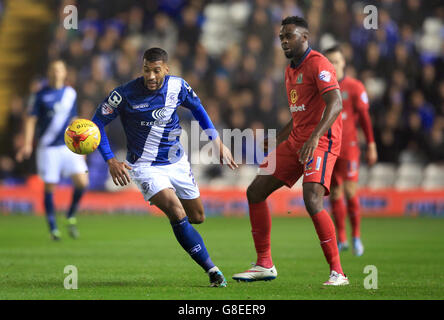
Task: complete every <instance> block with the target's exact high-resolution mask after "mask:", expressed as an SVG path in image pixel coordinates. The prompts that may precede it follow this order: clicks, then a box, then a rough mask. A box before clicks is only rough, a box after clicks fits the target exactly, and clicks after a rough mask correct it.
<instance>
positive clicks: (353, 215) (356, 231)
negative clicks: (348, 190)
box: [347, 196, 361, 238]
mask: <svg viewBox="0 0 444 320" xmlns="http://www.w3.org/2000/svg"><path fill="white" fill-rule="evenodd" d="M347 207H348V216H349V218H350V224H351V227H352V237H354V238H359V237H360V236H361V232H360V230H361V215H360V214H359V199H358V197H357V196H354V197H353V198H351V199H349V200H347Z"/></svg>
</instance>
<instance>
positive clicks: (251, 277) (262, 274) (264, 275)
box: [233, 264, 278, 282]
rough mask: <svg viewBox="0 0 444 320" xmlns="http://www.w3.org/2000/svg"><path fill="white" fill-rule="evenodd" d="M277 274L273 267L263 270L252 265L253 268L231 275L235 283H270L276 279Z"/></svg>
mask: <svg viewBox="0 0 444 320" xmlns="http://www.w3.org/2000/svg"><path fill="white" fill-rule="evenodd" d="M277 275H278V273H277V270H276V267H275V266H272V267H271V268H264V267H261V266H258V265H255V264H253V267H252V268H250V269H248V270H247V271H244V272H241V273H236V274H234V275H233V279H234V280H237V281H246V282H251V281H261V280H264V281H270V280H274V279H276V277H277Z"/></svg>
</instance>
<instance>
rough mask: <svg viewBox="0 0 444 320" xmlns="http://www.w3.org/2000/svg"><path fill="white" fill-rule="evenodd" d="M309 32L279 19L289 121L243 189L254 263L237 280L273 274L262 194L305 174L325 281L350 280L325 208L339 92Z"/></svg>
mask: <svg viewBox="0 0 444 320" xmlns="http://www.w3.org/2000/svg"><path fill="white" fill-rule="evenodd" d="M308 37H309V32H308V25H307V22H306V21H305V20H304V19H303V18H300V17H287V18H285V19H284V20H282V26H281V29H280V33H279V38H280V41H281V46H282V49H283V51H284V54H285V56H286V57H287V58H288V59H290V60H291V62H290V65H288V66H287V68H286V71H285V81H286V88H287V98H288V102H289V107H290V111H291V115H292V120H291V121H290V122H289V123H288V124H287V125H286V126H285V128H284V129H283V130H282V131H281V132H280V133H279V134H278V136H277V148H276V149H275V150H274V151H272V152H271V153H270V154H269V155H268V156H267V158H266V159H265V160H264V162H263V163H262V164H261V166H260V168H261V170H262V174H259V175H257V176H256V178H255V179H254V181H253V182H252V183H251V184H250V186H249V187H248V189H247V199H248V206H249V214H250V222H251V226H252V235H253V240H254V244H255V248H256V253H257V260H256V264H255V266H254V267H252V268H250V269H249V270H247V271H245V272H241V273H237V274H235V275H233V279H235V280H239V281H257V280H272V279H275V278H276V276H277V270H276V267H275V266H274V264H273V261H272V259H271V247H270V233H271V214H270V211H269V209H268V205H267V201H266V199H267V198H268V196H269V195H270V194H271V193H273V192H274V191H275V190H277V189H279V188H281V187H282V186H284V185H285V186H288V187H291V186H293V185H294V184H295V183H296V181H297V180H298V179H299V178H300V177H301V176H303V179H304V180H303V197H304V203H305V207H306V209H307V211H308V213H309V214H310V217H311V219H312V221H313V224H314V227H315V230H316V233H317V235H318V237H319V240H320V244H321V248H322V250H323V252H324V256H325V258H326V260H327V262H328V264H329V266H330V277H329V279H328V281H327V282H325V283H324V284H325V285H335V286H337V285H347V284H348V283H349V281H348V279H347V277H346V276H345V275H344V272H343V270H342V266H341V262H340V259H339V251H338V247H337V242H336V234H335V227H334V224H333V221H332V219H331V218H330V215H329V214H328V212H327V211H326V210H325V209H324V207H323V198H324V195H328V194H329V188H330V178H331V173H332V171H333V167H334V164H335V161H336V158H337V156H338V155H339V152H340V149H341V132H342V120H341V118H340V114H341V110H342V101H341V94H340V91H339V84H338V82H337V80H336V73H335V69H334V68H333V66H332V65H331V63H330V62H329V61H328V60H327V58H325V57H324V56H323V55H322V54H320V53H319V52H316V51H314V50H312V49H311V48H310V47H309V44H308ZM270 168H271V169H270Z"/></svg>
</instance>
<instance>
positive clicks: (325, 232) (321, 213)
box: [303, 182, 348, 285]
mask: <svg viewBox="0 0 444 320" xmlns="http://www.w3.org/2000/svg"><path fill="white" fill-rule="evenodd" d="M325 190H326V189H325V187H324V186H323V185H322V184H320V183H315V182H306V183H304V184H303V196H304V203H305V207H306V208H307V211H308V213H309V214H310V217H311V219H312V221H313V224H314V226H315V229H316V233H317V234H318V238H319V241H320V244H321V248H322V251H323V252H324V256H325V258H326V260H327V262H328V264H329V265H330V278H329V280H328V281H327V282H325V283H324V285H339V283H341V285H344V284H348V279H347V278H346V277H345V275H344V272H343V271H342V266H341V261H340V258H339V251H338V245H337V243H336V234H335V226H334V224H333V221H332V219H331V218H330V215H329V214H328V212H327V211H326V210H325V209H324V207H323V196H324V194H325ZM337 275H341V276H340V277H339V276H337ZM346 282H347V283H346Z"/></svg>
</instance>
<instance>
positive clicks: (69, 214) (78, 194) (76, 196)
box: [66, 189, 85, 219]
mask: <svg viewBox="0 0 444 320" xmlns="http://www.w3.org/2000/svg"><path fill="white" fill-rule="evenodd" d="M84 192H85V189H74V192H73V194H72V201H71V206H70V207H69V210H68V212H67V213H66V218H68V219H69V218H72V217H73V216H74V214H75V212H76V210H77V206H78V204H79V201H80V198H81V197H82V196H83V193H84Z"/></svg>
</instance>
